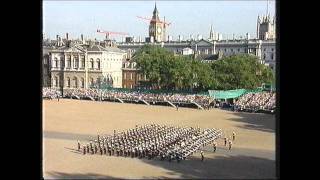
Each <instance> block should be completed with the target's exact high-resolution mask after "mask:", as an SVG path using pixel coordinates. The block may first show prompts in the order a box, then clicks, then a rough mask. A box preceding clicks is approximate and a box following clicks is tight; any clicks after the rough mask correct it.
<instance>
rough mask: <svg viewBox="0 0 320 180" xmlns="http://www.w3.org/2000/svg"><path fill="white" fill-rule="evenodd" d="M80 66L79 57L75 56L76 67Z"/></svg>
mask: <svg viewBox="0 0 320 180" xmlns="http://www.w3.org/2000/svg"><path fill="white" fill-rule="evenodd" d="M78 67H79V59H78V58H75V63H74V68H76V69H78Z"/></svg>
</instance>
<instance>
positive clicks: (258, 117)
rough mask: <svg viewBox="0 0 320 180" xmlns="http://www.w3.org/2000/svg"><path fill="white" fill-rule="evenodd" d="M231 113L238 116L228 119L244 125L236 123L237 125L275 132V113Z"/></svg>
mask: <svg viewBox="0 0 320 180" xmlns="http://www.w3.org/2000/svg"><path fill="white" fill-rule="evenodd" d="M233 115H236V116H238V117H237V118H229V119H228V120H232V121H237V122H243V123H245V124H244V125H238V127H241V128H244V129H249V130H257V131H263V132H275V122H276V119H275V115H272V114H262V113H245V112H234V113H233Z"/></svg>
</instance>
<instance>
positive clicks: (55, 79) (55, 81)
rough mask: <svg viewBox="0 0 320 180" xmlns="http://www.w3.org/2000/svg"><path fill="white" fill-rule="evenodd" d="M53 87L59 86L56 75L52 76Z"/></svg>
mask: <svg viewBox="0 0 320 180" xmlns="http://www.w3.org/2000/svg"><path fill="white" fill-rule="evenodd" d="M53 84H54V86H55V87H59V79H58V77H54V82H53Z"/></svg>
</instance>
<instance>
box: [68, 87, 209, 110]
mask: <svg viewBox="0 0 320 180" xmlns="http://www.w3.org/2000/svg"><path fill="white" fill-rule="evenodd" d="M64 97H66V98H72V97H76V98H80V99H88V98H93V99H95V100H98V99H100V100H112V101H113V100H116V99H121V100H125V101H136V102H138V101H142V100H143V101H146V102H167V101H170V102H171V103H175V104H192V103H197V104H199V105H200V106H202V107H205V108H206V107H208V106H209V104H210V103H211V101H212V99H211V98H210V97H209V96H204V95H195V94H193V95H190V94H177V93H145V92H139V91H132V92H124V91H115V90H98V89H65V90H64Z"/></svg>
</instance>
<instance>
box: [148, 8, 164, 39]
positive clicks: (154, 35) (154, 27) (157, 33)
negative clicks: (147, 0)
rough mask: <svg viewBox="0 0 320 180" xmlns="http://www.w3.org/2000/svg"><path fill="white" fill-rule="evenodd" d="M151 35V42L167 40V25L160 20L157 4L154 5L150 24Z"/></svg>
mask: <svg viewBox="0 0 320 180" xmlns="http://www.w3.org/2000/svg"><path fill="white" fill-rule="evenodd" d="M149 37H150V41H149V42H163V41H166V25H165V23H162V22H161V21H160V18H159V12H158V9H157V4H155V6H154V10H153V16H152V20H151V21H150V25H149Z"/></svg>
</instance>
